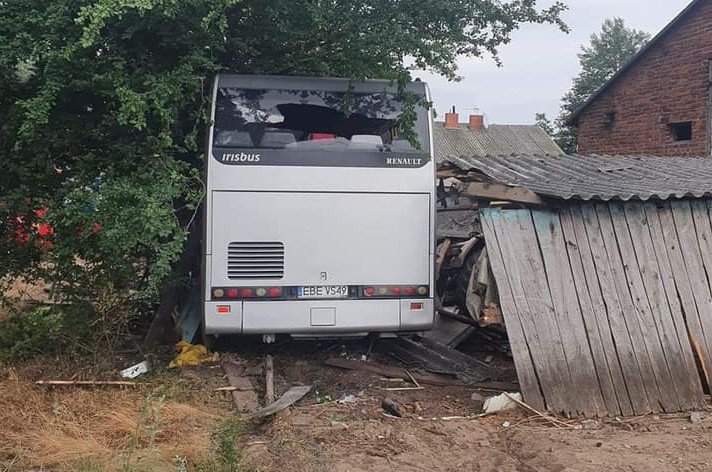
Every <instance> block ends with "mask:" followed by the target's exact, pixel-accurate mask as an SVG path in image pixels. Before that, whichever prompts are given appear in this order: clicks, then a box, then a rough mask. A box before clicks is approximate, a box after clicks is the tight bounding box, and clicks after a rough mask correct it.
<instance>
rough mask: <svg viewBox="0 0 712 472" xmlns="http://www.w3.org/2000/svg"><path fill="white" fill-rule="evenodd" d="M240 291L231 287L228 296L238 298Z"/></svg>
mask: <svg viewBox="0 0 712 472" xmlns="http://www.w3.org/2000/svg"><path fill="white" fill-rule="evenodd" d="M238 293H239V292H238V291H237V289H236V288H231V289H229V290H228V291H227V296H228V298H237V296H238Z"/></svg>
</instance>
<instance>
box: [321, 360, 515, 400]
mask: <svg viewBox="0 0 712 472" xmlns="http://www.w3.org/2000/svg"><path fill="white" fill-rule="evenodd" d="M324 364H326V365H328V366H331V367H338V368H340V369H348V370H360V371H365V372H371V373H373V374H376V375H380V376H383V377H393V378H396V377H397V378H401V379H404V380H408V379H409V377H408V374H406V373H405V369H402V368H400V367H391V366H385V365H382V364H377V363H375V362H374V363H364V362H361V361H356V360H352V359H337V358H332V359H327V360H326V361H324ZM412 375H413V377H414V378H415V379H417V380H418V382H419V383H420V384H421V385H422V384H427V385H440V386H464V385H466V384H464V383H462V382H460V381H458V380H456V379H453V378H451V377H448V376H445V375H439V374H431V373H427V374H419V373H413V374H412ZM467 386H469V387H473V388H479V389H482V390H491V391H495V392H502V391H511V390H517V389H518V388H519V387H518V385H517V384H513V383H511V382H476V383H471V384H467Z"/></svg>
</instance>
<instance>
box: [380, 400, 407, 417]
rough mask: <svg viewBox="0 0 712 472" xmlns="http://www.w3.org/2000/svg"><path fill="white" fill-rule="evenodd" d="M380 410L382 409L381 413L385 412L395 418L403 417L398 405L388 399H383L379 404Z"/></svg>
mask: <svg viewBox="0 0 712 472" xmlns="http://www.w3.org/2000/svg"><path fill="white" fill-rule="evenodd" d="M381 408H383V411H385V412H386V413H387V414H389V415H391V416H395V417H397V418H402V417H403V411H402V410H401V407H400V405H399V404H398V403H396V402H394V401H393V400H391V399H390V398H384V399H383V401H382V402H381Z"/></svg>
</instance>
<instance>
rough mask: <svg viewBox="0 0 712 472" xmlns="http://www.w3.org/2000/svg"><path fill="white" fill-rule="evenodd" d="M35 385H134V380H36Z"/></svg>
mask: <svg viewBox="0 0 712 472" xmlns="http://www.w3.org/2000/svg"><path fill="white" fill-rule="evenodd" d="M35 385H50V386H76V387H135V386H136V385H137V384H136V383H135V382H121V381H114V380H38V381H37V382H35Z"/></svg>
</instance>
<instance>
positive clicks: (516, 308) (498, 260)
mask: <svg viewBox="0 0 712 472" xmlns="http://www.w3.org/2000/svg"><path fill="white" fill-rule="evenodd" d="M501 215H502V211H501V210H498V209H492V208H483V209H481V210H480V220H481V222H482V231H483V233H484V236H485V241H486V243H487V253H488V255H489V259H490V266H491V268H492V274H493V275H494V278H495V280H496V281H497V289H498V290H499V301H500V306H501V307H502V313H503V316H504V318H505V321H506V325H507V334H508V337H509V343H510V346H511V349H512V357H514V364H515V366H516V368H517V378H518V379H519V385H520V386H521V390H522V395H523V396H524V400H526V402H527V403H529V404H530V405H532V406H533V407H534V408H538V409H540V410H543V409H545V408H546V404H545V400H544V395H543V393H542V391H541V388H540V385H539V379H538V377H537V369H536V364H535V363H534V355H533V353H532V352H531V351H530V349H529V346H528V344H527V342H528V341H527V335H526V334H525V331H524V326H523V324H522V319H523V318H524V316H523V315H522V314H521V313H520V311H525V310H528V309H529V308H528V305H527V303H526V299H523V300H522V299H520V300H516V299H515V290H514V288H513V287H516V293H520V290H521V289H520V287H521V284H520V282H519V280H518V279H517V278H516V277H515V275H514V273H513V274H512V276H511V277H510V276H509V275H508V272H507V268H506V266H505V262H504V257H503V252H506V251H508V250H509V244H507V239H505V240H503V241H499V237H498V236H497V232H496V231H495V224H494V218H495V217H496V218H500V219H501ZM535 334H536V333H535V332H532V333H529V336H530V339H531V338H532V337H534V336H535ZM534 350H535V351H536V352H537V354H538V359H537V363H538V364H540V365H541V363H542V362H543V361H541V354H540V353H539V351H538V350H536V349H534Z"/></svg>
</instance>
